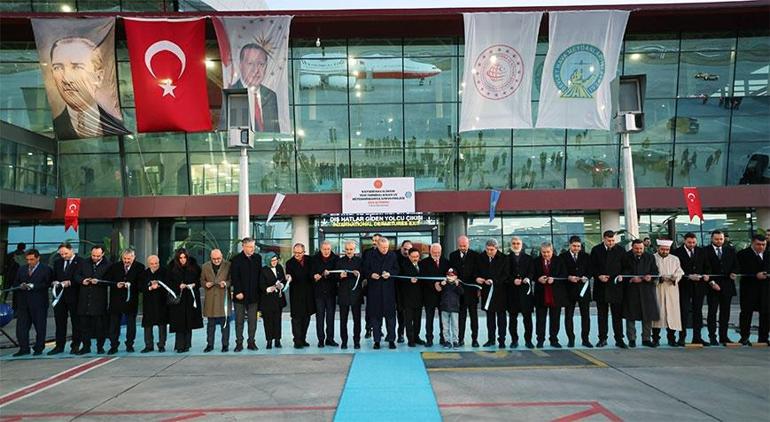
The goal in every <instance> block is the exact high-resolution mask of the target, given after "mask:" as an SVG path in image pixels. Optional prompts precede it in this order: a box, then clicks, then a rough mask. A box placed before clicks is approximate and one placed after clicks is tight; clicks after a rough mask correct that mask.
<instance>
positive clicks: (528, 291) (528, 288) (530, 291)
mask: <svg viewBox="0 0 770 422" xmlns="http://www.w3.org/2000/svg"><path fill="white" fill-rule="evenodd" d="M522 282H523V283H526V284H527V296H530V295H532V293H533V292H534V288H533V287H532V280H530V279H529V277H524V280H522Z"/></svg>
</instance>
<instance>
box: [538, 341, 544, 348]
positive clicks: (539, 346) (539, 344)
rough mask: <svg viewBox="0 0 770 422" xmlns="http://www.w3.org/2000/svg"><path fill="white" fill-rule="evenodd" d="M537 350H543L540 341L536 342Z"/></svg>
mask: <svg viewBox="0 0 770 422" xmlns="http://www.w3.org/2000/svg"><path fill="white" fill-rule="evenodd" d="M537 348H538V349H542V348H543V342H542V341H538V342H537Z"/></svg>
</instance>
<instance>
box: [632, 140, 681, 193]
mask: <svg viewBox="0 0 770 422" xmlns="http://www.w3.org/2000/svg"><path fill="white" fill-rule="evenodd" d="M671 150H672V145H665V144H659V145H655V144H653V145H649V146H645V145H644V144H642V145H631V156H632V157H633V161H634V178H635V179H636V186H637V187H662V186H671V171H672V168H671V164H672V159H671V152H672V151H671Z"/></svg>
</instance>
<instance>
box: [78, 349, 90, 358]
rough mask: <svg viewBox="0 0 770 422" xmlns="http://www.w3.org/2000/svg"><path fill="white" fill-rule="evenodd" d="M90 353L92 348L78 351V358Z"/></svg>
mask: <svg viewBox="0 0 770 422" xmlns="http://www.w3.org/2000/svg"><path fill="white" fill-rule="evenodd" d="M89 353H91V349H90V348H86V347H84V348H82V349H80V350H78V356H83V355H87V354H89Z"/></svg>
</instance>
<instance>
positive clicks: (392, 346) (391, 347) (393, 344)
mask: <svg viewBox="0 0 770 422" xmlns="http://www.w3.org/2000/svg"><path fill="white" fill-rule="evenodd" d="M395 348H396V342H394V341H389V342H388V349H391V350H393V349H395Z"/></svg>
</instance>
